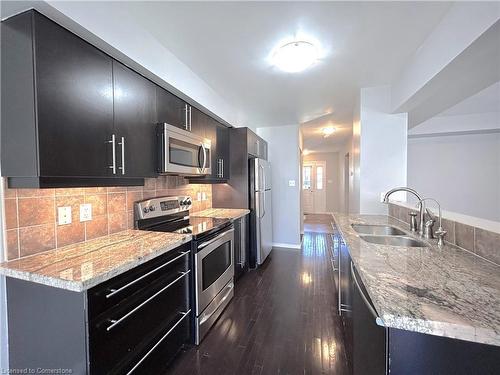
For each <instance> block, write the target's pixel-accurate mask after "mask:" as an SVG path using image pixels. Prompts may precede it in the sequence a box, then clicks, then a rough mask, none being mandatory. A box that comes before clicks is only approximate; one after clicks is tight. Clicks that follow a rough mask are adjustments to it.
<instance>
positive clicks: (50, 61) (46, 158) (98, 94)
mask: <svg viewBox="0 0 500 375" xmlns="http://www.w3.org/2000/svg"><path fill="white" fill-rule="evenodd" d="M34 17H35V18H34V19H35V52H36V54H35V55H36V63H35V64H36V67H35V69H36V92H37V115H38V142H39V166H40V175H41V176H73V177H78V176H82V177H85V176H91V177H101V176H109V175H111V169H110V168H109V165H110V164H111V155H112V148H111V145H110V144H109V143H107V141H108V140H109V139H110V136H111V133H112V128H113V86H112V85H113V82H112V60H111V58H110V57H109V56H107V55H106V54H104V53H103V52H101V51H99V50H98V49H97V48H95V47H93V46H92V45H90V44H88V43H87V42H85V41H84V40H82V39H80V38H79V37H77V36H76V35H74V34H72V33H70V32H69V31H67V30H66V29H64V28H62V27H61V26H59V25H57V24H55V23H54V22H52V21H50V20H49V19H47V18H45V17H44V16H42V15H40V14H38V13H35V15H34Z"/></svg>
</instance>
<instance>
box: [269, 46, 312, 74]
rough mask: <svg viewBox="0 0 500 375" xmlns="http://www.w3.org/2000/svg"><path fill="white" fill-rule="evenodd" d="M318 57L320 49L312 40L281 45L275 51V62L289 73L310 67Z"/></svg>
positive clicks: (273, 58)
mask: <svg viewBox="0 0 500 375" xmlns="http://www.w3.org/2000/svg"><path fill="white" fill-rule="evenodd" d="M317 59H318V50H317V48H316V46H315V45H314V44H312V43H310V42H306V41H302V40H296V41H293V42H289V43H286V44H284V45H282V46H281V47H279V48H278V49H277V50H276V52H275V53H274V55H273V57H272V60H273V64H274V65H275V66H276V67H278V68H279V69H281V70H283V71H285V72H288V73H297V72H301V71H303V70H305V69H307V68H309V67H310V66H311V65H312V64H314V63H315V62H316V60H317Z"/></svg>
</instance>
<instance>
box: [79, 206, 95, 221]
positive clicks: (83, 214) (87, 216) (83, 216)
mask: <svg viewBox="0 0 500 375" xmlns="http://www.w3.org/2000/svg"><path fill="white" fill-rule="evenodd" d="M89 220H92V205H91V204H90V203H85V204H81V205H80V221H89Z"/></svg>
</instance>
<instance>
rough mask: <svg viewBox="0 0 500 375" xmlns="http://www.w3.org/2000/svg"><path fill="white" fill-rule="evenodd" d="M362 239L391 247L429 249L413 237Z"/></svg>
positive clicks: (366, 237) (363, 236) (369, 237)
mask: <svg viewBox="0 0 500 375" xmlns="http://www.w3.org/2000/svg"><path fill="white" fill-rule="evenodd" d="M359 237H360V238H361V239H363V240H365V241H367V242H371V243H376V244H379V245H389V246H404V247H427V246H428V245H427V244H426V243H425V242H422V241H419V240H415V239H413V238H411V237H405V236H398V237H391V236H365V235H361V236H359Z"/></svg>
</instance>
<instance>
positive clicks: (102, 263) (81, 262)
mask: <svg viewBox="0 0 500 375" xmlns="http://www.w3.org/2000/svg"><path fill="white" fill-rule="evenodd" d="M189 241H191V235H187V234H177V233H161V232H148V231H140V230H126V231H124V232H119V233H116V234H112V235H108V236H105V237H101V238H97V239H94V240H91V241H88V242H82V243H79V244H75V245H70V246H66V247H61V248H59V249H56V250H50V251H46V252H43V253H40V254H36V255H32V256H29V257H26V258H22V259H18V260H12V261H10V262H5V263H0V274H3V275H6V276H9V277H13V278H16V279H22V280H27V281H32V282H35V283H39V284H44V285H49V286H53V287H56V288H62V289H66V290H71V291H75V292H81V291H84V290H87V289H90V288H92V287H93V286H96V285H98V284H100V283H102V282H104V281H106V280H109V279H111V278H113V277H114V276H117V275H119V274H121V273H123V272H126V271H128V270H130V269H132V268H134V267H137V266H138V265H140V264H142V263H145V262H147V261H149V260H151V259H153V258H155V257H157V256H159V255H161V254H164V253H166V252H168V251H170V250H173V249H175V248H176V247H178V246H180V245H182V244H184V243H186V242H189Z"/></svg>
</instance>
